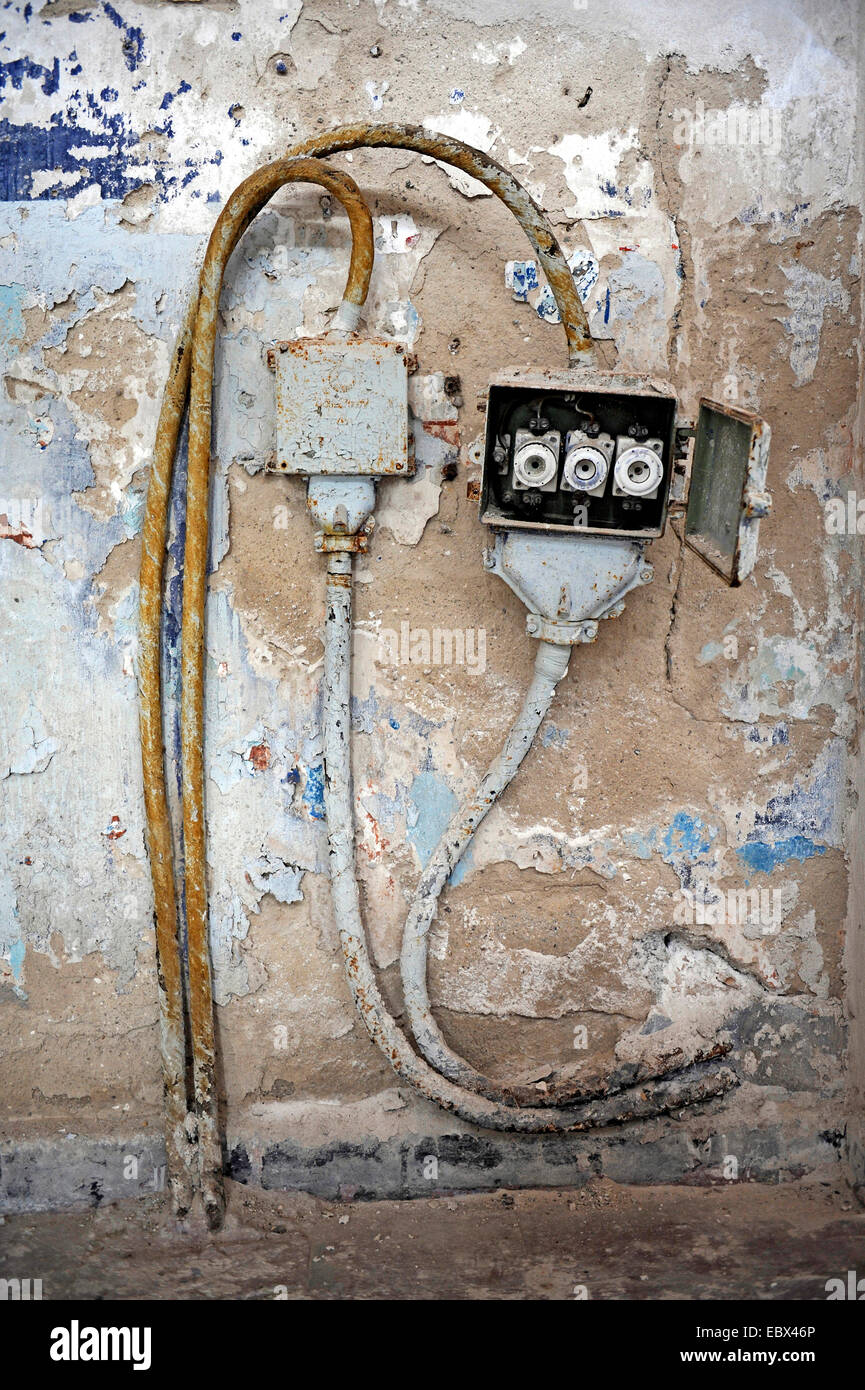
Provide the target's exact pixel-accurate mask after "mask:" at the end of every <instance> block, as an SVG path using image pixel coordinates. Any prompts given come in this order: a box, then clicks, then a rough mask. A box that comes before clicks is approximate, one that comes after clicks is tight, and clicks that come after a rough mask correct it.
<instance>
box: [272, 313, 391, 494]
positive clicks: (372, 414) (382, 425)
mask: <svg viewBox="0 0 865 1390" xmlns="http://www.w3.org/2000/svg"><path fill="white" fill-rule="evenodd" d="M268 361H269V362H270V365H271V366H272V367H273V368H274V369H275V371H276V458H275V461H274V463H273V464H271V465H269V471H271V472H277V473H302V474H305V475H306V476H309V475H310V474H313V475H319V474H350V475H351V474H365V475H367V476H372V477H382V476H396V477H406V476H407V475H408V474H409V473H411V472H412V462H411V458H410V456H409V447H408V363H407V358H406V350H405V348H404V347H403V346H402V345H401V344H400V343H394V342H392V341H389V340H385V339H382V338H363V337H359V336H357V335H356V334H349V335H348V336H347V337H344V336H342V335H340V336H339V337H337V336H333V337H329V336H325V337H321V338H298V339H296V340H295V341H294V342H288V343H278V344H277V345H276V347H274V348H272V349H271V350H270V353H269V354H268Z"/></svg>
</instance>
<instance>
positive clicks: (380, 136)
mask: <svg viewBox="0 0 865 1390" xmlns="http://www.w3.org/2000/svg"><path fill="white" fill-rule="evenodd" d="M373 148H388V149H400V150H414V151H415V153H417V154H421V155H425V156H427V157H428V158H430V159H437V160H440V161H441V163H442V164H450V165H452V166H453V168H455V169H460V170H461V171H462V172H463V173H464V174H469V175H470V177H471V178H473V179H477V181H478V182H479V183H482V184H483V185H484V187H485V188H488V189H489V190H490V192H491V193H494V194H495V195H496V197H497V198H500V199H501V201H502V202H503V203H504V205H505V207H506V208H508V210H509V211H510V212H512V213H513V215H514V217H515V218H516V219H517V221H518V222H519V224H520V226H521V227H522V229H523V231H524V232H525V234H526V236H527V237H528V239H529V241H530V242H531V244H532V246H533V247H534V248H535V252H536V253H537V257H538V261H539V263H540V266H541V269H542V270H543V272H544V274H545V275H546V277H547V281H548V283H549V286H550V289H551V290H552V293H553V298H554V299H555V301H556V307H557V308H558V311H559V315H560V317H561V320H562V325H563V327H564V330H565V334H566V336H567V340H568V362H569V365H570V366H572V367H577V366H581V365H582V366H585V364H586V362H587V361H588V360H590V359H591V356H592V337H591V333H590V331H589V322H588V319H587V318H586V311H585V309H584V308H583V304H582V300H581V299H580V296H579V292H578V290H577V287H576V284H575V282H574V277H573V274H572V273H571V268H570V266H569V265H568V263H567V260H566V259H565V256H564V252H563V251H562V248H561V247H560V246H559V243H558V241H557V239H556V236H555V233H554V232H553V229H552V227H551V226H550V223H549V219H548V218H547V215H546V213H545V212H544V211H543V209H542V208H540V207H538V205H537V203H536V202H535V201H534V199H533V198H532V197H531V196H530V195H529V194H528V193H527V192H526V190H525V189H524V188H523V186H522V184H521V183H520V182H519V181H518V180H517V179H515V178H514V176H513V174H512V173H511V172H510V170H509V169H505V168H504V167H503V166H502V165H501V164H499V163H497V162H496V160H494V159H492V158H491V156H490V155H488V154H484V153H483V151H482V150H476V149H473V148H472V146H471V145H465V144H463V142H462V140H456V139H455V138H454V137H453V136H452V135H442V134H440V133H438V132H435V131H433V132H430V131H427V130H424V129H423V127H422V126H413V125H390V124H381V125H370V124H368V123H367V122H361V123H359V124H357V125H346V126H340V127H338V128H337V129H336V130H328V131H323V132H322V133H321V134H320V135H312V136H310V138H309V139H308V140H303V141H301V142H300V144H298V145H293V146H292V148H291V150H290V151H289V153H290V154H295V155H315V156H316V158H318V159H324V158H326V157H327V156H328V155H332V154H340V153H342V152H343V151H345V150H358V149H373Z"/></svg>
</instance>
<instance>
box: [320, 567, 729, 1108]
mask: <svg viewBox="0 0 865 1390" xmlns="http://www.w3.org/2000/svg"><path fill="white" fill-rule="evenodd" d="M351 563H352V561H351V555H350V554H349V553H348V552H346V551H340V552H337V553H332V554H329V555H328V572H327V592H326V600H325V613H326V617H325V648H324V771H325V781H324V800H325V809H326V812H327V826H328V839H329V846H330V881H331V892H332V894H333V905H334V913H335V916H336V921H337V926H338V929H339V938H340V944H341V947H342V953H343V959H344V961H345V969H346V976H347V979H348V983H349V988H350V989H351V993H352V997H353V999H354V1002H355V1007H356V1008H357V1011H358V1013H359V1014H360V1017H361V1019H362V1020H363V1023H364V1025H365V1027H366V1030H367V1032H368V1033H369V1035H370V1037H371V1038H372V1040H373V1042H374V1043H375V1044H376V1046H377V1047H379V1048H380V1049H381V1051H382V1052H383V1053H384V1055H385V1056H386V1057H387V1059H388V1061H389V1062H390V1064H391V1066H392V1067H393V1069H394V1071H395V1072H396V1073H397V1075H398V1076H400V1077H402V1078H403V1079H404V1080H405V1081H408V1082H409V1083H410V1084H411V1085H412V1086H414V1087H415V1089H416V1090H417V1091H419V1092H420V1094H421V1095H423V1096H425V1097H426V1098H427V1099H429V1100H433V1101H435V1102H436V1103H437V1104H438V1105H440V1106H442V1108H443V1109H445V1110H449V1111H451V1112H453V1113H454V1114H456V1115H459V1116H461V1117H462V1118H463V1119H464V1120H467V1121H469V1123H471V1124H476V1125H480V1126H482V1127H485V1128H487V1129H500V1130H516V1131H520V1132H522V1133H549V1132H555V1131H562V1130H570V1131H573V1130H582V1129H590V1128H597V1127H600V1126H603V1125H610V1124H623V1123H625V1122H626V1121H628V1120H635V1119H643V1118H647V1117H649V1116H653V1115H660V1114H664V1113H666V1112H668V1111H670V1110H678V1109H680V1108H681V1107H683V1106H686V1105H692V1104H694V1103H695V1102H697V1101H701V1100H706V1099H708V1098H710V1097H712V1096H717V1095H723V1094H724V1092H726V1091H727V1090H729V1089H730V1087H731V1086H732V1085H735V1082H736V1078H735V1075H734V1073H733V1072H732V1071H730V1070H729V1068H709V1067H706V1066H705V1064H703V1065H694V1066H692V1067H690V1068H689V1069H688V1070H687V1071H686V1072H680V1073H679V1074H677V1075H675V1076H673V1077H670V1078H667V1079H663V1080H661V1081H659V1082H658V1084H657V1085H656V1086H654V1087H653V1088H652V1089H651V1090H646V1089H644V1088H641V1087H639V1086H638V1087H635V1088H631V1089H628V1090H622V1091H621V1092H619V1093H617V1094H614V1095H607V1096H599V1097H594V1098H592V1099H590V1100H588V1101H586V1102H584V1103H583V1104H581V1105H575V1106H573V1107H572V1108H570V1109H567V1110H558V1111H554V1110H550V1109H548V1108H546V1109H545V1108H544V1107H541V1106H539V1107H530V1106H519V1107H513V1106H512V1105H507V1104H502V1103H500V1102H498V1101H496V1100H491V1099H489V1098H487V1097H486V1096H483V1095H477V1094H475V1093H473V1092H472V1091H469V1090H466V1089H464V1088H463V1087H462V1086H460V1085H457V1084H455V1083H454V1082H453V1081H451V1080H448V1079H447V1077H446V1076H442V1075H441V1074H440V1073H439V1072H438V1071H436V1070H435V1069H434V1068H433V1067H431V1066H430V1065H429V1064H428V1063H427V1062H426V1061H425V1060H424V1059H423V1058H422V1057H419V1056H418V1055H417V1053H416V1052H415V1051H414V1050H413V1048H412V1047H411V1046H410V1044H409V1041H408V1039H407V1037H406V1036H405V1034H404V1033H403V1031H402V1029H401V1028H400V1027H399V1025H398V1024H397V1022H396V1020H395V1018H394V1017H393V1015H392V1014H391V1013H390V1011H389V1010H388V1007H387V1005H386V1003H385V1001H384V999H383V998H382V994H381V991H380V989H379V987H378V983H377V981H376V977H375V972H374V970H373V967H372V963H371V961H370V957H369V950H368V948H367V942H366V932H365V931H364V927H363V921H362V918H361V913H360V895H359V892H358V885H357V877H356V873H355V853H354V798H353V793H352V784H351V751H350V749H351V711H350V700H351V607H352V604H351ZM544 655H545V656H546V653H545V654H544ZM555 659H556V660H557V661H559V663H561V658H560V657H559V654H558V653H556V658H555ZM564 665H565V666H566V665H567V657H566V656H565V658H564ZM545 679H546V680H549V679H550V678H549V677H545ZM554 685H555V681H554V680H553V681H552V682H551V689H550V692H549V695H550V696H551V695H552V688H554ZM546 698H547V702H549V697H546ZM538 722H540V720H539V721H538ZM525 732H526V733H528V727H527V728H526V730H525ZM526 747H528V744H526ZM523 751H525V750H523Z"/></svg>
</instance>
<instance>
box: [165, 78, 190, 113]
mask: <svg viewBox="0 0 865 1390" xmlns="http://www.w3.org/2000/svg"><path fill="white" fill-rule="evenodd" d="M191 91H192V87H191V86H190V84H189V83H188V82H181V84H180V86H179V87H178V88H177V91H176V92H166V93H165V96H164V97H163V98H162V101H161V102H160V103H159V109H160V111H167V110H168V108H169V106H170V105H171V103H172V102H173V101H174V99H175V97H182V96H183V93H184V92H191Z"/></svg>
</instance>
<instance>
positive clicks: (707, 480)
mask: <svg viewBox="0 0 865 1390" xmlns="http://www.w3.org/2000/svg"><path fill="white" fill-rule="evenodd" d="M769 439H770V430H769V426H768V425H767V424H766V422H765V420H761V419H760V418H759V417H758V416H757V415H753V414H752V413H751V412H750V411H747V410H740V409H738V407H736V406H731V405H719V404H718V402H717V401H711V400H708V399H706V398H704V399H703V400H701V401H700V412H699V415H698V418H697V428H696V430H695V433H694V453H693V457H692V461H691V485H690V489H689V492H688V507H687V511H686V513H685V543H686V545H688V546H690V548H691V549H692V550H694V551H696V553H697V554H698V555H699V556H700V558H701V559H702V560H704V561H705V562H706V564H707V565H709V567H710V568H711V569H713V570H715V572H716V573H717V574H719V575H720V576H721V578H722V579H724V580H725V581H726V582H727V583H728V584H730V585H731V586H735V585H736V584H741V582H742V580H743V579H745V578H747V576H748V575H749V574H750V573H751V571H752V569H753V568H754V563H755V561H756V558H757V537H758V532H759V527H760V518H761V517H763V516H766V515H767V514H768V512H769V509H770V507H771V505H772V503H771V498H770V497H769V494H768V493H767V492H766V467H767V464H768V461H769Z"/></svg>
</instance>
